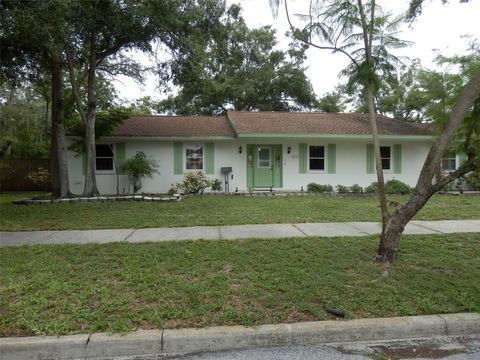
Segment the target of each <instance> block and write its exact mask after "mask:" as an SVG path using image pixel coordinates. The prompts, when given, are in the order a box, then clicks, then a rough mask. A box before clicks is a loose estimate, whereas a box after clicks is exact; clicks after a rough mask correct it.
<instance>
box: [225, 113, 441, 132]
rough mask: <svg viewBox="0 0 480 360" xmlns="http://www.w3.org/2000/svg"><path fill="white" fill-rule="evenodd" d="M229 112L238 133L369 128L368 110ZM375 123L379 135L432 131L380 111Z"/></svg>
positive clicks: (332, 130) (368, 129)
mask: <svg viewBox="0 0 480 360" xmlns="http://www.w3.org/2000/svg"><path fill="white" fill-rule="evenodd" d="M229 116H230V119H231V121H232V123H233V125H234V127H235V130H236V131H237V133H238V134H242V133H292V134H294V133H297V134H298V133H301V134H351V135H360V134H361V135H368V134H371V132H372V130H371V126H370V122H369V117H368V114H356V113H298V112H247V111H231V112H229ZM377 126H378V131H379V133H380V134H381V135H431V131H430V130H429V129H428V128H427V127H426V126H424V125H422V124H416V123H408V122H405V121H400V120H396V119H392V118H389V117H386V116H381V115H377Z"/></svg>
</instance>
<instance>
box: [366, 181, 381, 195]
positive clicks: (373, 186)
mask: <svg viewBox="0 0 480 360" xmlns="http://www.w3.org/2000/svg"><path fill="white" fill-rule="evenodd" d="M364 192H365V193H367V194H373V193H376V192H378V182H376V181H374V182H372V183H371V184H370V185H368V186H367V187H366V188H365V189H364Z"/></svg>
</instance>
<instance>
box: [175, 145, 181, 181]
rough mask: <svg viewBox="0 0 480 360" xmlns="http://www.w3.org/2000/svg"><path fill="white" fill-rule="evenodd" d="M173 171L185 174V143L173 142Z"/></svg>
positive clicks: (177, 173) (176, 173)
mask: <svg viewBox="0 0 480 360" xmlns="http://www.w3.org/2000/svg"><path fill="white" fill-rule="evenodd" d="M173 173H174V174H175V175H181V174H183V144H182V143H173Z"/></svg>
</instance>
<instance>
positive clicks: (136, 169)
mask: <svg viewBox="0 0 480 360" xmlns="http://www.w3.org/2000/svg"><path fill="white" fill-rule="evenodd" d="M157 168H158V162H157V161H156V160H155V159H151V158H150V159H149V158H147V156H146V155H145V153H144V152H143V151H139V152H137V153H136V154H135V156H134V157H133V158H130V159H128V160H127V161H125V163H124V164H123V165H122V166H121V169H122V171H124V172H126V173H127V175H128V180H129V185H128V192H130V185H132V186H133V193H134V194H136V193H137V192H138V190H140V189H141V188H142V179H144V178H146V177H148V178H150V179H151V178H153V175H154V174H155V173H158V171H157Z"/></svg>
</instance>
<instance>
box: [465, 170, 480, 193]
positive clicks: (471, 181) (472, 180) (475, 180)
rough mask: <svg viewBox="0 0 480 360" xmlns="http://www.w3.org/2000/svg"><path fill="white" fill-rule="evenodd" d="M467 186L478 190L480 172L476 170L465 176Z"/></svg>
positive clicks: (479, 187) (479, 186) (479, 188)
mask: <svg viewBox="0 0 480 360" xmlns="http://www.w3.org/2000/svg"><path fill="white" fill-rule="evenodd" d="M467 184H468V185H470V186H471V187H472V189H473V190H480V170H476V171H474V172H472V173H470V175H468V176H467Z"/></svg>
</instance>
